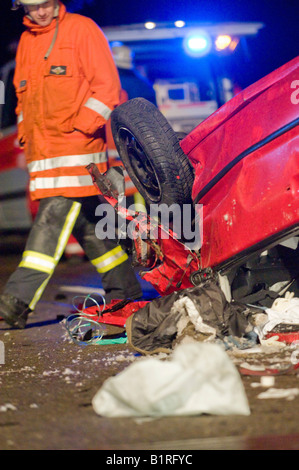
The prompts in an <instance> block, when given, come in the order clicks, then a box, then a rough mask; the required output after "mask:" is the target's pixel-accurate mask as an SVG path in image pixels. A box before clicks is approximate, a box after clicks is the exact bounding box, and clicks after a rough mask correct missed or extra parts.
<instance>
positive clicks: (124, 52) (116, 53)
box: [111, 43, 133, 69]
mask: <svg viewBox="0 0 299 470" xmlns="http://www.w3.org/2000/svg"><path fill="white" fill-rule="evenodd" d="M111 49H112V54H113V57H114V61H115V64H116V66H117V67H120V68H122V69H132V68H133V53H132V51H131V49H130V48H129V47H127V46H124V45H123V44H118V43H114V44H112V47H111Z"/></svg>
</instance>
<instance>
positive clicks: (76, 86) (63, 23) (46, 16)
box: [0, 0, 142, 328]
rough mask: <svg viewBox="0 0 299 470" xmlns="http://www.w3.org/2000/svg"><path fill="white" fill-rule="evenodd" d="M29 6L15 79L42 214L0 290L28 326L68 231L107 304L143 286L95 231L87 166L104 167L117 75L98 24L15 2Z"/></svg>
mask: <svg viewBox="0 0 299 470" xmlns="http://www.w3.org/2000/svg"><path fill="white" fill-rule="evenodd" d="M19 6H22V7H23V8H24V10H25V15H24V20H23V22H24V25H25V26H26V30H25V31H24V32H23V34H22V36H21V39H20V43H19V46H18V50H17V54H16V70H15V76H14V85H15V88H16V93H17V98H18V104H17V108H16V113H17V120H18V138H19V142H20V145H21V146H22V147H23V148H24V152H25V155H26V161H27V165H28V170H29V176H30V194H31V198H32V199H33V200H39V210H38V213H37V216H36V218H35V220H34V222H33V226H32V229H31V231H30V233H29V237H28V240H27V242H26V246H25V251H24V253H23V255H22V260H21V262H20V264H19V266H18V267H17V269H16V271H15V272H14V273H13V274H12V275H11V276H10V278H9V280H8V282H7V284H6V286H5V288H4V292H3V293H2V295H1V296H0V316H1V317H2V318H3V319H4V320H5V321H6V323H8V324H9V325H10V326H12V327H15V328H25V326H26V322H27V318H28V314H29V313H30V312H32V311H34V309H35V306H36V304H37V302H38V301H39V299H40V298H41V296H42V294H43V292H44V290H45V287H46V286H47V283H48V281H49V280H50V278H51V276H52V274H53V272H54V269H55V267H56V265H57V263H58V262H59V259H60V258H61V256H62V254H63V252H64V248H65V245H66V243H67V241H68V239H69V237H70V234H71V233H73V234H74V235H75V237H76V238H77V240H78V242H79V243H80V244H81V246H82V248H83V250H84V251H85V254H86V255H87V257H88V258H89V260H90V261H91V263H92V265H93V266H94V267H95V268H96V270H97V271H98V273H99V274H100V276H101V281H102V286H103V288H104V290H105V298H106V303H109V302H110V301H111V300H112V299H124V298H130V299H136V298H140V297H141V296H142V290H141V287H140V284H139V283H138V280H137V278H136V276H135V273H134V270H133V268H132V266H131V263H130V260H129V257H128V255H127V253H126V252H125V251H123V249H122V247H121V246H120V245H119V244H117V241H116V239H108V238H106V239H105V238H103V239H99V238H97V236H96V233H95V227H96V217H95V207H96V206H97V205H98V204H99V198H98V196H97V190H96V188H95V186H94V185H93V182H92V179H91V176H90V175H89V174H88V172H87V170H86V166H87V165H88V164H89V163H95V164H96V165H97V166H98V168H99V170H100V171H101V172H104V171H105V170H106V169H107V166H106V160H107V156H106V147H105V145H106V144H105V124H106V122H107V120H108V119H109V116H110V114H111V112H112V110H113V109H114V108H115V107H116V106H117V105H118V103H119V96H120V89H121V88H120V81H119V76H118V72H117V69H116V66H115V63H114V60H113V56H112V53H111V51H110V48H109V44H108V42H107V40H106V38H105V36H104V34H103V32H102V31H101V29H100V28H99V27H98V26H97V25H96V24H95V23H94V22H93V21H92V20H91V19H90V18H86V17H84V16H82V15H78V14H72V13H68V12H67V11H66V8H65V5H64V4H63V3H61V2H60V1H58V0H48V1H45V0H16V1H15V2H14V8H18V7H19Z"/></svg>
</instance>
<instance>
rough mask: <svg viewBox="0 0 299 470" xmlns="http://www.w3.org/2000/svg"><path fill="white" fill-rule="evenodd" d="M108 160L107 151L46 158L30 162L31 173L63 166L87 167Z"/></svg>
mask: <svg viewBox="0 0 299 470" xmlns="http://www.w3.org/2000/svg"><path fill="white" fill-rule="evenodd" d="M106 161H107V155H106V152H96V153H87V154H84V155H66V156H61V157H53V158H45V159H42V160H37V161H34V162H31V163H29V164H28V169H29V172H30V173H33V172H36V171H46V170H55V169H56V168H62V167H71V168H73V167H77V166H82V167H85V166H86V165H89V164H90V163H95V164H97V163H105V162H106Z"/></svg>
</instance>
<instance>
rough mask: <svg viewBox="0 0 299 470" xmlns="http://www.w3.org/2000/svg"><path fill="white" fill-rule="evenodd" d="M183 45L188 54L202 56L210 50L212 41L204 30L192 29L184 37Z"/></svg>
mask: <svg viewBox="0 0 299 470" xmlns="http://www.w3.org/2000/svg"><path fill="white" fill-rule="evenodd" d="M183 46H184V49H185V52H186V53H187V54H188V55H190V56H193V57H202V56H204V55H206V54H208V53H209V52H210V50H211V47H212V41H211V38H210V36H209V35H208V34H207V33H206V32H204V31H194V32H193V33H191V34H189V35H188V36H187V37H186V38H185V39H184V43H183Z"/></svg>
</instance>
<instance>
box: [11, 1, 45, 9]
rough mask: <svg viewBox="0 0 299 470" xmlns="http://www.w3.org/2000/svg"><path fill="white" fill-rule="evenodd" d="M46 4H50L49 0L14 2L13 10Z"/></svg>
mask: <svg viewBox="0 0 299 470" xmlns="http://www.w3.org/2000/svg"><path fill="white" fill-rule="evenodd" d="M46 2H48V0H13V2H12V8H13V10H16V9H17V8H19V7H20V6H27V5H28V6H31V5H41V4H42V3H46Z"/></svg>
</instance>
